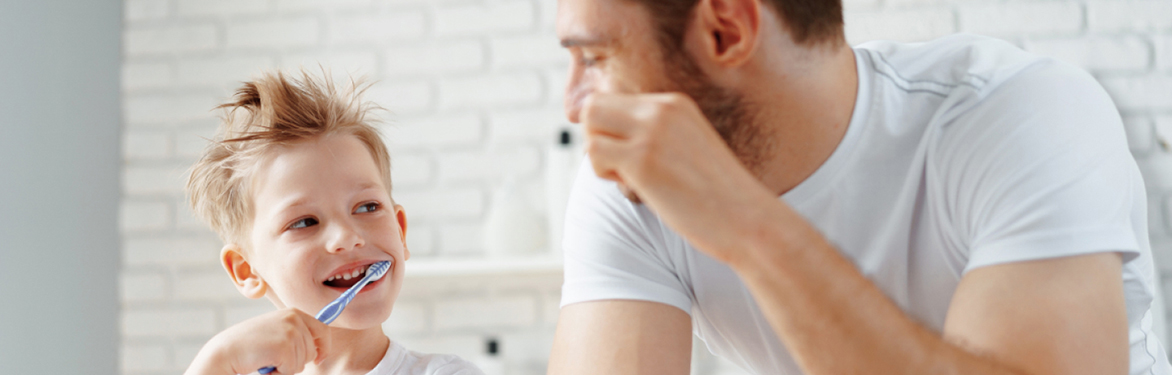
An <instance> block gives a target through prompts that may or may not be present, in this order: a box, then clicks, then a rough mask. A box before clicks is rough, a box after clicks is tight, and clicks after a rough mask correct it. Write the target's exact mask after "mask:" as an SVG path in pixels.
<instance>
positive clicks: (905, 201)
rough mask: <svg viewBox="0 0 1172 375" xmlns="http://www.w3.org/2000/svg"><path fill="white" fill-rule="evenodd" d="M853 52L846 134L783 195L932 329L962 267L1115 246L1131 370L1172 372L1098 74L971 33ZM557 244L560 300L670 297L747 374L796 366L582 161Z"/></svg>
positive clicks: (667, 234)
mask: <svg viewBox="0 0 1172 375" xmlns="http://www.w3.org/2000/svg"><path fill="white" fill-rule="evenodd" d="M855 57H856V62H857V65H858V74H859V90H858V97H857V99H856V102H855V109H854V113H853V114H852V117H851V121H850V125H849V128H848V130H847V132H846V135H845V136H844V137H843V140H842V141H841V143H840V144H839V145H838V147H837V149H836V150H835V151H834V153H833V154H832V155H831V156H830V158H829V159H828V160H826V162H825V163H824V164H823V165H822V166H821V167H820V168H819V169H818V170H817V171H816V172H815V173H814V174H813V175H811V176H810V177H809V178H807V179H806V180H805V181H803V182H802V183H801V184H799V185H798V186H797V187H795V188H794V189H793V190H791V191H788V192H786V193H785V194H784V195H782V196H781V199H782V200H784V201H785V202H786V203H788V204H789V205H790V206H792V207H793V208H794V209H795V210H797V211H798V212H800V213H801V214H802V215H803V216H804V217H805V218H806V219H807V220H809V221H810V222H811V223H812V224H813V225H814V226H816V227H817V228H818V229H820V230H821V232H822V234H824V235H825V236H826V237H827V238H828V239H829V240H830V241H831V242H832V243H833V244H835V245H836V247H837V248H838V249H839V251H840V252H841V253H842V254H844V255H845V256H847V257H849V258H850V259H851V260H852V261H853V262H854V264H855V265H856V266H857V267H858V269H859V270H860V271H861V272H862V273H863V274H864V275H866V276H867V278H869V279H870V280H871V281H872V282H874V283H875V284H876V285H877V286H878V287H879V288H880V289H882V290H883V292H884V293H885V294H886V295H887V297H889V298H890V299H891V300H892V301H893V302H894V303H896V304H897V305H899V307H900V308H902V309H903V311H905V312H906V313H907V314H908V315H909V316H910V317H912V318H913V319H915V320H916V321H918V322H922V324H925V325H926V326H928V327H929V328H931V329H933V330H936V331H937V332H939V331H941V330H942V328H943V325H944V318H945V316H946V314H947V312H948V305H949V302H950V300H951V299H952V294H953V291H954V290H955V289H956V286H957V283H958V282H959V281H960V279H961V278H962V277H963V276H964V274H965V273H966V272H969V271H971V270H973V269H976V268H979V267H984V266H990V265H996V264H1003V263H1009V262H1021V261H1028V260H1036V259H1046V258H1055V257H1063V256H1070V255H1078V254H1089V253H1099V252H1117V253H1119V254H1121V255H1122V256H1123V260H1124V266H1123V284H1124V285H1123V287H1124V293H1125V297H1126V302H1127V318H1128V325H1129V339H1130V352H1131V372H1130V373H1131V374H1162V375H1169V374H1172V368H1169V365H1168V360H1167V358H1166V355H1165V354H1164V349H1163V348H1162V346H1161V344H1160V342H1159V341H1158V340H1157V339H1156V336H1155V335H1154V334H1153V332H1152V319H1154V318H1162V317H1153V316H1152V312H1151V311H1150V306H1151V301H1152V296H1153V290H1154V283H1155V280H1156V279H1155V276H1154V269H1153V264H1152V257H1151V249H1150V245H1149V243H1148V233H1147V216H1146V215H1147V214H1146V211H1147V210H1146V208H1147V207H1146V205H1147V203H1146V195H1145V191H1144V183H1143V179H1142V177H1141V176H1140V173H1139V170H1138V168H1137V166H1136V163H1135V160H1134V159H1133V158H1132V156H1131V154H1130V152H1129V150H1128V146H1127V140H1126V136H1125V135H1124V132H1123V125H1122V123H1121V121H1120V118H1119V113H1118V112H1117V111H1116V109H1115V107H1114V105H1113V103H1112V101H1111V98H1110V97H1108V96H1107V94H1106V93H1105V92H1104V90H1103V89H1102V88H1101V87H1100V86H1099V85H1098V83H1097V82H1096V81H1095V80H1094V79H1093V78H1092V77H1091V76H1090V75H1088V74H1087V73H1085V72H1083V71H1081V70H1079V69H1077V68H1074V67H1071V66H1069V65H1066V64H1062V63H1059V62H1057V61H1054V60H1051V59H1045V58H1040V57H1037V56H1034V55H1030V54H1028V53H1025V52H1023V51H1021V50H1019V49H1017V48H1016V47H1014V46H1012V45H1010V44H1008V43H1005V42H1002V41H999V40H995V39H990V38H985V37H979V36H973V35H954V36H949V37H945V38H941V39H937V40H935V41H931V42H927V43H917V44H898V43H890V42H871V43H867V44H863V45H860V46H858V47H856V48H855ZM587 163H589V162H588V161H587ZM563 248H564V249H565V262H566V264H565V284H564V286H563V289H562V302H561V304H562V306H565V305H568V304H572V303H577V302H583V301H592V300H605V299H635V300H646V301H654V302H659V303H664V304H667V305H671V306H675V307H678V308H680V309H681V310H683V311H685V312H688V313H689V314H690V315H691V317H692V322H693V330H694V332H695V334H696V335H697V336H699V337H700V338H701V339H703V340H704V342H705V343H706V344H707V346H708V348H709V349H710V350H711V351H712V352H713V353H715V354H717V355H720V356H722V357H724V358H726V359H728V360H730V361H732V362H734V363H736V364H738V365H740V366H741V367H742V368H744V369H746V370H749V371H751V372H753V373H758V374H791V375H797V374H800V373H801V372H800V370H799V369H798V367H797V365H796V364H795V362H794V359H793V358H792V357H791V356H790V354H789V353H788V352H787V351H786V349H785V346H784V345H783V343H782V342H780V341H779V339H778V338H777V336H776V335H775V334H774V331H773V329H772V328H771V327H770V326H769V323H768V322H767V321H766V319H765V317H764V316H762V314H761V311H760V310H759V309H758V307H757V304H756V302H755V300H754V299H753V296H752V295H750V294H749V291H748V290H747V289H746V288H745V286H744V284H742V283H741V281H740V279H739V278H738V277H737V275H736V274H735V273H734V272H733V271H732V270H731V269H730V268H729V267H728V266H726V265H724V264H722V263H720V262H717V261H716V260H714V259H712V258H709V257H707V256H705V255H704V254H703V253H701V252H699V251H697V250H696V249H694V248H692V247H691V245H690V244H688V243H687V242H686V241H684V240H683V239H682V238H681V237H680V236H679V235H678V234H676V233H675V232H673V231H672V230H671V229H670V228H668V227H667V226H666V225H665V224H664V223H663V222H662V221H660V220H659V218H657V217H656V216H655V214H654V213H653V212H651V211H650V210H649V209H648V208H647V207H646V206H643V205H636V204H632V203H631V202H629V201H628V200H627V199H626V198H625V197H623V195H622V194H621V193H619V191H618V189H617V188H616V187H615V185H614V183H611V182H609V181H606V180H602V179H600V178H598V177H597V176H595V175H594V173H593V169H592V168H590V167H589V166H588V165H586V166H583V167H582V168H580V171H579V174H578V177H577V180H576V182H575V184H574V188H573V191H572V193H571V198H570V203H569V206H568V208H567V214H566V229H565V237H564V244H563ZM1022 287H1023V288H1028V287H1029V286H1028V285H1023V286H1022Z"/></svg>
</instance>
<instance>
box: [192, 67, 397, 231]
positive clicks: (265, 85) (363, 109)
mask: <svg viewBox="0 0 1172 375" xmlns="http://www.w3.org/2000/svg"><path fill="white" fill-rule="evenodd" d="M300 78H301V79H296V78H293V79H286V78H285V76H284V75H283V74H281V73H279V72H278V73H271V72H269V73H265V74H263V75H262V76H261V77H260V78H258V79H255V80H252V81H249V82H245V83H244V85H243V86H241V87H240V88H239V89H237V90H236V95H235V96H234V97H233V99H232V101H230V102H227V103H224V104H221V105H219V106H217V107H216V109H222V110H223V114H222V116H221V119H222V120H223V123H222V124H221V125H220V128H219V130H217V131H216V136H215V137H214V138H213V139H212V140H211V144H210V145H208V147H207V148H206V149H205V150H204V152H203V155H202V157H200V159H199V161H198V162H196V163H195V165H194V166H192V168H191V171H190V174H189V177H188V179H187V193H188V195H189V199H190V203H191V207H192V209H193V210H194V211H195V214H196V215H198V216H199V217H200V218H202V219H203V220H204V221H206V222H207V223H208V224H209V225H210V226H211V227H212V230H213V231H215V232H216V234H218V235H219V236H220V239H222V240H224V242H225V243H235V244H238V245H240V246H242V247H248V246H250V245H248V243H247V241H246V240H247V231H248V230H250V229H251V226H252V220H251V219H252V215H253V207H252V199H251V195H250V191H249V190H250V189H249V187H250V186H251V181H250V180H251V179H250V176H251V175H252V174H253V172H254V171H253V169H254V168H255V167H256V165H257V164H258V163H259V161H260V159H261V158H262V157H263V156H264V155H265V154H266V153H267V152H268V151H269V150H271V149H273V148H274V147H279V146H284V145H290V144H294V143H298V142H303V141H307V140H312V139H319V138H321V137H324V136H327V135H332V134H349V135H354V136H356V137H358V139H359V140H360V141H361V142H362V143H363V144H364V145H366V148H367V149H368V150H369V151H370V154H371V156H372V157H373V158H374V161H375V165H377V166H378V168H379V173H381V174H382V179H383V183H384V184H385V186H386V187H387V194H388V195H389V194H390V192H391V158H390V154H389V153H388V152H387V148H386V145H384V144H383V142H382V138H381V137H380V136H379V132H378V130H377V129H375V128H374V127H373V126H371V124H370V123H369V120H368V119H367V116H368V114H369V112H370V111H371V110H372V109H375V108H378V107H377V106H375V105H373V104H369V103H363V102H361V101H360V100H359V95H360V94H361V93H362V91H363V89H364V88H365V87H366V86H364V85H359V84H353V85H352V86H351V87H352V88H351V89H349V90H346V91H345V92H338V91H337V90H336V89H335V87H334V84H333V82H331V81H330V79H329V78H328V75H327V74H325V73H323V74H322V78H315V77H312V76H310V75H309V74H308V73H306V72H302V73H301V77H300Z"/></svg>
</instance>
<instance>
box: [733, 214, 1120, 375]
mask: <svg viewBox="0 0 1172 375" xmlns="http://www.w3.org/2000/svg"><path fill="white" fill-rule="evenodd" d="M781 211H785V210H784V207H783V209H782V210H781ZM794 215H796V214H794ZM795 219H797V218H796V217H789V215H780V216H778V217H777V218H775V219H772V220H765V221H763V222H765V223H767V224H764V226H772V227H775V228H793V227H795V226H799V227H800V226H802V224H801V223H793V222H791V223H788V224H787V223H786V222H787V221H790V220H795ZM799 232H800V233H802V234H800V235H797V236H792V235H790V236H779V235H770V234H765V233H764V232H761V233H762V234H763V235H759V236H757V237H756V238H755V239H753V240H752V242H755V243H756V245H752V246H751V247H752V248H756V249H757V250H756V251H752V254H754V255H753V256H752V257H751V259H752V260H751V261H743V262H737V263H735V264H733V268H734V269H736V270H737V272H738V274H739V275H740V276H741V278H742V279H743V280H744V281H745V284H746V286H747V287H748V288H749V289H750V291H751V293H752V294H753V296H754V297H755V298H756V300H757V302H758V304H759V306H760V307H761V310H762V312H763V313H764V315H765V316H766V317H767V319H768V320H769V322H770V324H771V326H772V327H773V328H774V331H775V332H776V333H777V334H778V336H779V337H780V338H781V339H782V341H783V342H785V344H786V346H787V347H788V348H789V349H790V350H791V352H792V353H793V354H794V357H795V359H796V360H797V361H798V363H799V365H800V366H801V367H802V368H803V369H804V370H805V371H806V372H807V373H808V374H811V375H820V374H855V373H883V374H886V373H892V374H1030V375H1045V374H1125V373H1126V372H1127V369H1128V350H1127V348H1128V345H1127V316H1126V310H1125V308H1124V300H1123V286H1122V276H1121V272H1122V271H1121V260H1120V258H1119V256H1118V255H1117V254H1114V253H1099V254H1091V255H1082V256H1072V257H1065V258H1055V259H1048V260H1038V261H1030V262H1021V263H1010V264H1004V265H996V266H988V267H984V268H978V269H976V270H973V271H972V272H970V273H969V274H968V275H966V276H965V277H964V278H963V279H962V280H961V282H960V286H959V287H958V289H957V291H956V293H955V294H954V296H953V301H952V304H951V305H950V309H949V315H948V318H947V322H946V324H945V330H944V332H943V336H941V334H939V333H935V332H932V331H930V330H928V329H926V328H924V327H922V326H920V325H919V324H917V323H916V322H914V321H912V320H911V318H909V317H908V316H907V315H906V314H904V313H903V312H902V311H901V310H900V309H899V307H898V306H896V305H895V304H894V303H892V302H891V301H890V300H888V299H887V298H886V296H884V295H883V293H882V292H881V291H880V290H879V289H878V288H877V287H876V286H875V285H874V284H872V283H871V282H870V281H869V280H867V279H866V278H865V277H864V276H863V275H862V274H860V273H859V272H858V271H857V270H856V269H855V267H854V265H853V264H851V263H850V262H849V261H848V260H847V259H845V258H844V257H842V256H841V255H840V254H838V253H837V251H835V250H834V249H833V248H832V247H831V246H830V245H829V244H828V243H826V242H825V241H824V240H823V239H822V238H821V237H820V236H819V235H817V233H816V231H799ZM790 233H793V232H792V231H791V232H790ZM828 348H833V349H834V350H827V349H828Z"/></svg>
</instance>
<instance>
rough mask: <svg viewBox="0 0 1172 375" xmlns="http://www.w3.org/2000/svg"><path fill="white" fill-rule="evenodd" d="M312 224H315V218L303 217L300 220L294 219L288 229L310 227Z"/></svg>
mask: <svg viewBox="0 0 1172 375" xmlns="http://www.w3.org/2000/svg"><path fill="white" fill-rule="evenodd" d="M314 225H317V219H314V218H312V217H307V218H304V219H301V220H297V221H294V222H293V224H290V225H289V229H301V228H308V227H312V226H314Z"/></svg>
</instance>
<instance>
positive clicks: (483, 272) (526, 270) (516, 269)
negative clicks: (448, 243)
mask: <svg viewBox="0 0 1172 375" xmlns="http://www.w3.org/2000/svg"><path fill="white" fill-rule="evenodd" d="M561 273H562V258H561V256H555V255H552V254H539V255H531V256H524V257H522V256H518V257H510V258H484V257H479V258H419V259H412V260H409V261H407V277H408V278H411V279H417V278H443V277H465V276H515V275H560V274H561Z"/></svg>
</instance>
